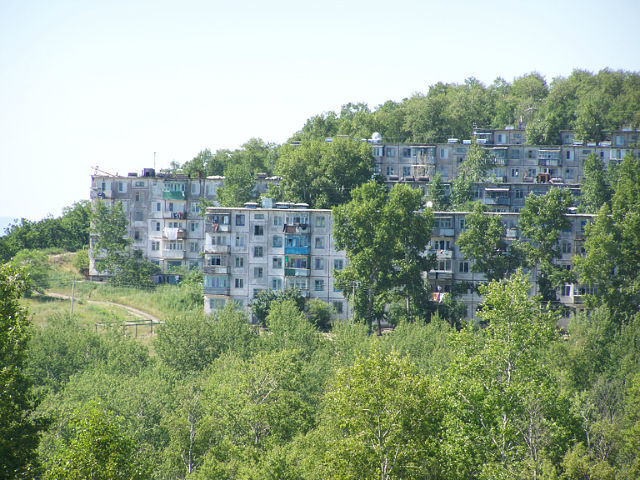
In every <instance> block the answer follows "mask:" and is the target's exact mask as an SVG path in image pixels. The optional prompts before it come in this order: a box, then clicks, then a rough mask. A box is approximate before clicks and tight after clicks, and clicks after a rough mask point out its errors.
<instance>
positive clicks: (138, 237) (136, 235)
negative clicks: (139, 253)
mask: <svg viewBox="0 0 640 480" xmlns="http://www.w3.org/2000/svg"><path fill="white" fill-rule="evenodd" d="M140 237H141V235H140V230H136V231H135V232H133V239H134V240H140Z"/></svg>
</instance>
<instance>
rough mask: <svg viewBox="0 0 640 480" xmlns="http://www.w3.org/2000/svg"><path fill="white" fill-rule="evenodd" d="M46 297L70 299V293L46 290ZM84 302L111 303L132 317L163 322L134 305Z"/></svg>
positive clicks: (104, 303) (104, 301) (105, 303)
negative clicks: (64, 293)
mask: <svg viewBox="0 0 640 480" xmlns="http://www.w3.org/2000/svg"><path fill="white" fill-rule="evenodd" d="M45 295H46V296H47V297H53V298H60V299H62V300H71V295H63V294H62V293H53V292H48V293H46V294H45ZM84 301H85V302H86V303H92V304H94V305H103V306H104V305H112V306H115V307H120V308H124V309H125V310H126V311H127V312H129V313H130V314H131V315H133V316H134V317H138V318H141V319H143V320H149V321H151V322H152V323H164V322H163V321H162V320H160V319H159V318H158V317H156V316H154V315H151V314H150V313H149V312H145V311H143V310H140V309H138V308H135V307H130V306H129V305H123V304H121V303H115V302H109V301H106V300H84Z"/></svg>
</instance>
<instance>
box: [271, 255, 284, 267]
mask: <svg viewBox="0 0 640 480" xmlns="http://www.w3.org/2000/svg"><path fill="white" fill-rule="evenodd" d="M272 265H273V268H278V269H280V268H282V257H273V261H272Z"/></svg>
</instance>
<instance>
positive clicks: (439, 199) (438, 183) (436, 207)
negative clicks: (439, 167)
mask: <svg viewBox="0 0 640 480" xmlns="http://www.w3.org/2000/svg"><path fill="white" fill-rule="evenodd" d="M427 198H428V199H429V201H430V202H431V208H432V209H433V211H435V212H438V211H440V212H441V211H444V210H446V209H447V197H446V195H445V188H444V183H442V175H440V174H439V173H436V174H435V175H434V177H433V180H432V181H431V185H430V186H429V190H428V192H427Z"/></svg>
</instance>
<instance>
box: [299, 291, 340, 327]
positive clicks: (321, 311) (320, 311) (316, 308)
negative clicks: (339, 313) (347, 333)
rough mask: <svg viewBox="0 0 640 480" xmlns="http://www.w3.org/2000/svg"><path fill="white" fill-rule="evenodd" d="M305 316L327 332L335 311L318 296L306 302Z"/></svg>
mask: <svg viewBox="0 0 640 480" xmlns="http://www.w3.org/2000/svg"><path fill="white" fill-rule="evenodd" d="M306 312H307V318H308V319H309V321H310V322H311V324H312V325H315V326H316V328H318V329H320V330H322V331H324V332H327V331H329V330H330V329H331V317H332V315H333V314H334V313H335V311H334V309H333V307H332V306H331V305H329V304H328V303H327V302H323V301H322V300H320V299H319V298H312V299H310V300H309V302H308V303H307V308H306Z"/></svg>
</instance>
